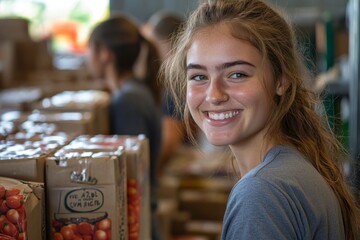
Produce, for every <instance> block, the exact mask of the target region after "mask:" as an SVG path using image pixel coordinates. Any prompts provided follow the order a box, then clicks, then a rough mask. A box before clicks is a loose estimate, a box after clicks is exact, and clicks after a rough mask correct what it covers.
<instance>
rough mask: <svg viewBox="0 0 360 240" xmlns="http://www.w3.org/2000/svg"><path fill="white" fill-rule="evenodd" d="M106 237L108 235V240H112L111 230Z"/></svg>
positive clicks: (107, 231)
mask: <svg viewBox="0 0 360 240" xmlns="http://www.w3.org/2000/svg"><path fill="white" fill-rule="evenodd" d="M106 235H107V240H111V239H112V236H111V229H109V230H106Z"/></svg>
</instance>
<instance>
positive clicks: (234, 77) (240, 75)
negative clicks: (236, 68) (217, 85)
mask: <svg viewBox="0 0 360 240" xmlns="http://www.w3.org/2000/svg"><path fill="white" fill-rule="evenodd" d="M244 77H247V75H246V74H245V73H240V72H237V73H233V74H231V75H230V78H233V79H238V78H244Z"/></svg>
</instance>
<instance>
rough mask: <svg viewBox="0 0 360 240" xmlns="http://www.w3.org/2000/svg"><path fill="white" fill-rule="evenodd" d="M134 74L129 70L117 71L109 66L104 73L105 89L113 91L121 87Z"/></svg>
mask: <svg viewBox="0 0 360 240" xmlns="http://www.w3.org/2000/svg"><path fill="white" fill-rule="evenodd" d="M133 78H134V74H133V73H132V72H131V71H126V72H121V73H119V72H117V71H115V69H114V68H109V69H107V70H106V73H105V84H106V87H107V89H108V90H109V91H110V92H111V93H113V92H115V91H116V90H117V89H119V88H121V86H122V85H123V84H124V82H126V81H128V80H130V79H133Z"/></svg>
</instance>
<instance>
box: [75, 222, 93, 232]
mask: <svg viewBox="0 0 360 240" xmlns="http://www.w3.org/2000/svg"><path fill="white" fill-rule="evenodd" d="M78 229H79V233H80V234H81V235H92V234H93V233H94V226H93V225H91V224H90V223H88V222H81V223H79V225H78Z"/></svg>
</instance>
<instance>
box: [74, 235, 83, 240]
mask: <svg viewBox="0 0 360 240" xmlns="http://www.w3.org/2000/svg"><path fill="white" fill-rule="evenodd" d="M72 240H83V238H82V237H81V236H80V235H75V236H74V238H73V239H72Z"/></svg>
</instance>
